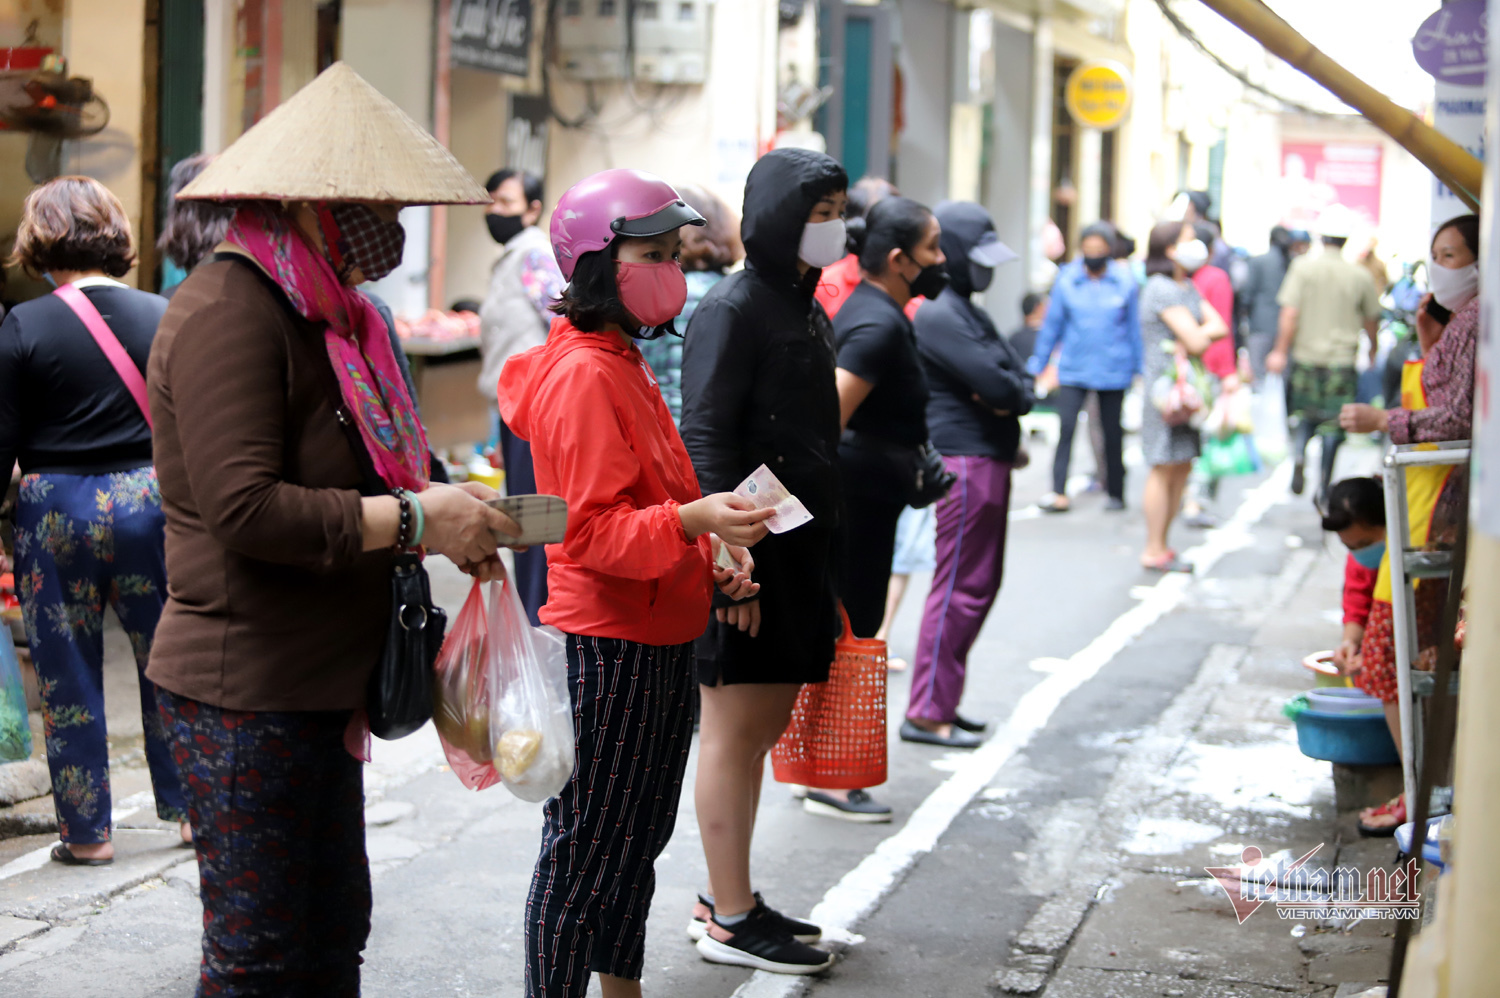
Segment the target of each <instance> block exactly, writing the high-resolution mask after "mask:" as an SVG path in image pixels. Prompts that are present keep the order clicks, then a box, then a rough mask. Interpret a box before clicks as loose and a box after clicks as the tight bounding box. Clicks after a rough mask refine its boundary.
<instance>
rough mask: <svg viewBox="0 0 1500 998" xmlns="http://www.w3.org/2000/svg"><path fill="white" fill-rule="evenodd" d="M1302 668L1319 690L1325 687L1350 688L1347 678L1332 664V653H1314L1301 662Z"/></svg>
mask: <svg viewBox="0 0 1500 998" xmlns="http://www.w3.org/2000/svg"><path fill="white" fill-rule="evenodd" d="M1302 668H1304V669H1306V670H1307V671H1308V672H1311V673H1312V674H1313V676H1314V682H1315V683H1316V684H1317V686H1318V687H1319V688H1322V687H1325V686H1345V687H1347V686H1352V685H1354V684H1353V683H1352V682H1350V680H1349V677H1348V676H1345V675H1343V674H1341V673H1340V672H1339V667H1338V666H1336V665H1334V664H1333V652H1332V651H1331V650H1329V651H1315V652H1313V653H1312V654H1311V655H1309V656H1307V657H1306V658H1304V659H1303V660H1302Z"/></svg>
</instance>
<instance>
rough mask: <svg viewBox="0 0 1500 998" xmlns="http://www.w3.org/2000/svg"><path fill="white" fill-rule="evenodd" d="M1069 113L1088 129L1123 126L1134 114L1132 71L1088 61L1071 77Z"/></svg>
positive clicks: (1067, 98) (1066, 92)
mask: <svg viewBox="0 0 1500 998" xmlns="http://www.w3.org/2000/svg"><path fill="white" fill-rule="evenodd" d="M1063 99H1064V100H1065V101H1066V102H1067V106H1068V113H1069V114H1071V115H1072V116H1073V120H1074V121H1076V122H1078V124H1080V125H1083V126H1085V127H1087V128H1100V129H1103V130H1105V131H1108V130H1109V129H1111V128H1117V127H1119V125H1120V123H1121V122H1122V121H1124V120H1125V115H1126V114H1127V113H1129V111H1130V71H1129V70H1127V69H1126V68H1125V67H1124V66H1121V65H1119V64H1118V63H1113V62H1086V63H1084V64H1083V65H1081V66H1079V67H1078V68H1077V69H1075V70H1073V72H1072V73H1071V74H1070V75H1069V76H1068V85H1067V87H1066V88H1065V89H1064V91H1063Z"/></svg>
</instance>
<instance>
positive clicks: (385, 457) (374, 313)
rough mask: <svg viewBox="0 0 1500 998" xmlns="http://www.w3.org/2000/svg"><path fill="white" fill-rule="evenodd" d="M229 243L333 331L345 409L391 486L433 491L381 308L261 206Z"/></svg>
mask: <svg viewBox="0 0 1500 998" xmlns="http://www.w3.org/2000/svg"><path fill="white" fill-rule="evenodd" d="M225 239H226V240H227V241H228V242H230V243H231V244H233V245H234V246H237V247H239V248H240V249H242V250H244V251H245V252H246V253H248V254H249V255H250V256H251V257H253V258H254V259H255V262H256V263H258V264H260V265H261V267H262V268H263V269H264V270H265V272H266V273H267V274H269V275H270V276H271V279H272V280H274V281H275V282H276V283H277V284H278V285H280V287H281V290H282V291H284V292H286V296H287V298H289V299H290V300H291V302H292V305H293V307H295V308H296V309H297V311H298V313H300V314H301V315H302V317H303V318H305V319H307V320H308V321H309V322H326V323H327V324H328V328H327V331H326V332H325V333H324V344H325V345H326V347H327V349H328V359H329V361H330V362H331V363H332V364H333V369H334V372H335V373H336V374H337V375H338V380H339V390H340V392H341V393H342V394H343V396H344V405H345V407H346V408H347V409H348V411H349V412H350V413H352V414H353V416H354V421H355V424H356V425H357V426H358V427H359V434H360V437H361V438H363V439H364V442H365V449H366V450H367V451H369V453H370V459H371V460H372V461H373V462H374V464H375V470H376V471H378V472H379V473H380V477H381V478H382V479H384V480H385V483H386V485H388V486H390V487H391V488H401V489H411V490H412V491H414V492H420V491H421V490H423V489H425V488H426V487H427V482H428V474H429V471H430V465H429V464H428V460H429V459H428V451H427V435H426V433H424V432H423V430H422V423H421V421H420V420H419V419H418V418H417V407H416V404H415V403H414V402H413V400H412V399H411V398H410V397H409V395H408V394H407V391H406V382H405V381H404V380H403V379H402V377H401V368H400V366H399V365H398V364H397V363H396V355H395V353H394V351H393V350H392V348H391V340H390V334H389V332H388V330H387V327H386V324H385V320H384V319H383V318H382V317H381V315H380V312H379V311H378V310H377V309H376V308H375V305H374V303H373V302H371V301H370V299H368V298H366V297H365V296H364V295H362V294H360V293H359V292H358V291H356V290H354V289H353V288H350V287H346V286H345V285H344V283H343V282H342V281H340V280H339V279H338V277H337V275H336V274H335V273H334V270H333V265H332V264H330V263H329V262H328V260H327V259H326V258H325V257H324V256H323V254H322V253H320V252H318V251H317V250H315V249H314V248H313V247H312V246H310V245H308V242H307V240H306V238H304V237H303V235H302V234H301V233H300V232H298V231H297V230H296V229H295V228H294V227H293V226H292V225H291V224H290V223H289V222H288V221H287V219H286V218H285V217H284V216H283V215H280V214H278V213H276V212H272V211H268V210H266V209H265V208H262V207H258V206H251V207H244V208H241V209H240V210H239V211H238V212H237V213H236V214H235V216H234V221H233V222H232V223H231V224H230V226H229V231H228V233H227V234H226V235H225Z"/></svg>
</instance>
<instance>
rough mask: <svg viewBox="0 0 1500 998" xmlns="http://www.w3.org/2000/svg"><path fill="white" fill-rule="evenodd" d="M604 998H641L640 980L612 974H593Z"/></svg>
mask: <svg viewBox="0 0 1500 998" xmlns="http://www.w3.org/2000/svg"><path fill="white" fill-rule="evenodd" d="M594 976H595V977H597V978H598V979H599V991H600V993H601V994H603V995H604V998H641V982H640V981H628V980H626V979H625V978H623V977H616V976H614V975H613V974H595V975H594Z"/></svg>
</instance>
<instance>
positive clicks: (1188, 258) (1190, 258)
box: [1177, 239, 1208, 274]
mask: <svg viewBox="0 0 1500 998" xmlns="http://www.w3.org/2000/svg"><path fill="white" fill-rule="evenodd" d="M1177 262H1178V264H1179V265H1181V267H1182V269H1183V270H1185V271H1187V272H1188V273H1189V274H1193V273H1196V272H1197V271H1198V270H1200V269H1201V268H1202V267H1203V265H1204V264H1205V263H1207V262H1208V247H1207V246H1205V245H1203V240H1201V239H1189V240H1188V241H1187V242H1185V243H1178V244H1177Z"/></svg>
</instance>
